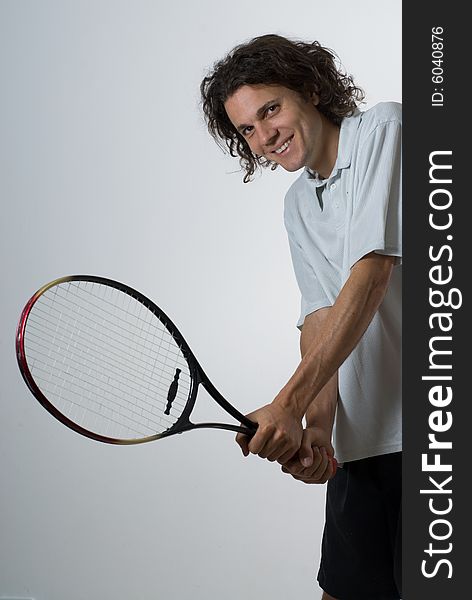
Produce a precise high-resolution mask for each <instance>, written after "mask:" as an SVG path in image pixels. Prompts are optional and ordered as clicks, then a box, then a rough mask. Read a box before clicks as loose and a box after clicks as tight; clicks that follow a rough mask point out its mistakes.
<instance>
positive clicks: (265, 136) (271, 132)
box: [257, 121, 279, 149]
mask: <svg viewBox="0 0 472 600" xmlns="http://www.w3.org/2000/svg"><path fill="white" fill-rule="evenodd" d="M257 130H258V131H257V133H258V139H259V143H260V145H261V147H262V148H264V149H266V148H268V147H270V146H272V145H273V144H274V142H275V140H276V139H277V136H278V134H279V132H278V130H277V128H275V127H274V126H273V125H272V124H270V123H269V122H267V121H261V122H259V123H258V124H257Z"/></svg>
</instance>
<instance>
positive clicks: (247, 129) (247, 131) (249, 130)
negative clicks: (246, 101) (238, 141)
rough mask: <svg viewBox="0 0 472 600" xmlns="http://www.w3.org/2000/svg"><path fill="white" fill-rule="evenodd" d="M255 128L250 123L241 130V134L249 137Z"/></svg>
mask: <svg viewBox="0 0 472 600" xmlns="http://www.w3.org/2000/svg"><path fill="white" fill-rule="evenodd" d="M253 129H254V127H253V126H252V125H248V126H247V127H245V128H244V129H243V130H242V131H241V134H242V135H243V136H244V137H247V136H248V135H250V134H251V133H252V131H253Z"/></svg>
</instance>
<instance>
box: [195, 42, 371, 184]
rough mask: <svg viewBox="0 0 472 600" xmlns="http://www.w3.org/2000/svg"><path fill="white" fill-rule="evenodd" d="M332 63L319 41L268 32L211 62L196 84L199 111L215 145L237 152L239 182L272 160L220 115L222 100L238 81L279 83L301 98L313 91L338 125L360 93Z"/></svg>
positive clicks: (331, 56)
mask: <svg viewBox="0 0 472 600" xmlns="http://www.w3.org/2000/svg"><path fill="white" fill-rule="evenodd" d="M337 63H339V60H338V57H337V56H336V54H335V53H334V52H333V51H332V50H329V49H328V48H324V47H323V46H321V45H320V44H319V42H316V41H314V42H311V43H309V42H303V41H296V40H290V39H288V38H285V37H282V36H280V35H275V34H269V35H262V36H259V37H255V38H253V39H252V40H250V41H249V42H247V43H244V44H241V45H239V46H236V48H234V49H233V50H232V51H231V52H230V53H229V54H228V55H227V56H226V57H225V58H223V59H222V60H220V61H218V62H216V63H215V64H214V66H213V70H212V72H210V74H209V75H208V76H207V77H205V78H204V79H203V81H202V83H201V84H200V92H201V96H202V108H203V113H204V116H205V119H206V122H207V125H208V131H209V132H210V134H211V135H212V137H213V138H214V139H215V140H216V142H217V143H218V145H219V146H220V147H221V148H223V149H225V147H226V148H228V150H229V153H230V154H231V156H235V157H236V156H239V163H240V165H241V168H242V169H243V170H244V171H245V175H244V178H243V181H244V183H247V182H249V181H251V179H252V176H253V175H254V173H255V171H256V170H257V168H258V167H271V169H275V168H276V167H277V164H276V163H274V162H273V161H271V160H269V159H267V158H265V157H263V156H258V155H255V154H254V153H253V152H252V151H251V150H250V148H249V145H248V143H247V142H246V140H245V139H244V138H243V136H242V135H240V134H239V133H238V132H237V131H236V129H235V128H234V126H233V124H232V123H231V121H230V120H229V118H228V115H227V114H226V110H225V107H224V103H225V102H226V100H227V99H228V98H229V97H230V96H231V95H232V94H234V93H235V92H236V91H237V90H238V89H239V88H240V87H241V86H243V85H257V84H265V85H281V86H284V87H286V88H288V89H291V90H293V91H295V92H298V93H299V94H300V95H301V96H302V97H303V98H305V99H306V100H308V99H309V97H310V96H311V94H313V93H315V94H317V95H318V96H319V99H320V100H319V104H318V106H317V108H318V110H319V111H320V112H321V113H323V114H324V115H325V116H326V117H327V118H328V119H329V120H330V121H332V122H333V123H335V124H336V125H339V124H340V123H341V121H342V119H343V117H346V116H349V115H351V114H352V113H353V111H354V109H355V108H356V106H357V105H358V103H360V102H361V101H362V100H363V99H364V93H363V91H362V89H361V88H359V87H357V86H356V85H354V81H353V78H352V77H351V76H350V75H347V74H346V73H344V72H343V71H342V70H341V67H340V66H339V64H337Z"/></svg>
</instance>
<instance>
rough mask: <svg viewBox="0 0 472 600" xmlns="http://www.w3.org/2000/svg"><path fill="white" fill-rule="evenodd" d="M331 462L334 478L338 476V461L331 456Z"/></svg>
mask: <svg viewBox="0 0 472 600" xmlns="http://www.w3.org/2000/svg"><path fill="white" fill-rule="evenodd" d="M329 460H330V461H331V464H332V466H333V474H332V477H334V476H335V475H336V471H337V470H338V461H337V460H336V459H335V458H334V456H331V457H330V459H329Z"/></svg>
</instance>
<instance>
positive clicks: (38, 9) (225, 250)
mask: <svg viewBox="0 0 472 600" xmlns="http://www.w3.org/2000/svg"><path fill="white" fill-rule="evenodd" d="M400 9H401V3H400V2H399V1H395V2H392V1H385V2H378V1H374V0H366V1H363V2H361V3H359V4H358V5H354V4H353V3H351V2H348V1H345V0H342V1H339V0H338V2H331V3H326V2H308V1H303V2H302V1H297V0H292V1H291V2H290V3H289V2H275V3H274V2H269V3H257V2H254V1H253V0H240V1H239V2H237V3H229V2H222V1H221V0H220V1H216V0H215V1H212V0H201V1H200V2H195V3H190V2H188V3H185V2H179V1H176V2H172V3H164V2H158V1H154V2H151V1H144V0H137V1H136V0H135V1H133V2H131V1H123V0H120V1H111V0H108V1H107V0H99V1H97V0H94V1H86V0H84V1H80V2H79V1H71V0H65V1H58V0H55V1H53V0H42V1H31V0H29V1H27V0H23V1H6V0H0V86H1V94H0V198H1V207H2V211H1V225H0V226H1V232H0V244H1V247H0V249H1V281H2V292H1V311H0V319H1V338H0V343H1V347H0V351H1V357H0V367H1V378H0V382H1V383H0V386H1V387H0V392H1V402H0V423H1V428H2V429H1V436H0V539H1V541H0V597H1V596H5V597H7V596H8V595H12V596H31V597H34V598H36V599H37V600H64V599H67V600H90V599H95V598H97V599H98V598H102V599H104V600H111V599H115V598H130V599H131V598H132V599H134V600H150V599H156V598H166V599H170V600H173V599H175V600H184V599H186V598H192V599H193V600H200V599H201V600H203V599H205V600H207V599H209V598H211V599H213V598H225V599H227V600H232V599H236V598H240V597H241V596H243V597H245V598H249V599H253V598H259V599H262V600H266V599H271V600H283V599H286V598H289V597H297V598H307V599H308V598H315V597H317V596H318V595H319V592H318V591H317V590H318V586H317V584H316V581H315V574H316V565H317V563H318V560H319V545H320V538H321V533H322V525H323V505H324V494H325V488H324V487H318V486H305V485H303V484H301V483H299V482H296V481H295V480H293V479H292V478H290V477H288V476H286V475H283V474H282V473H281V472H280V470H279V468H278V466H277V465H276V464H270V463H268V462H266V461H262V460H260V459H258V458H256V457H250V458H248V459H243V458H242V456H241V454H240V452H239V449H238V448H237V446H236V445H235V444H234V442H233V435H232V434H231V433H229V432H223V431H206V432H201V431H200V432H192V433H188V434H184V435H182V436H177V437H175V438H170V439H167V440H163V441H161V442H155V443H153V444H145V445H142V446H136V447H113V446H106V445H101V444H98V443H95V442H92V441H90V440H88V439H85V438H82V437H80V436H79V435H76V434H74V433H73V432H71V431H69V430H68V429H66V428H64V427H63V426H62V425H61V424H59V423H58V422H56V421H55V419H53V418H52V417H51V416H50V415H48V413H47V412H46V411H45V410H44V409H43V408H42V407H41V406H39V404H38V403H37V402H36V401H35V400H34V399H33V397H32V396H31V395H30V393H29V392H28V390H27V389H26V386H25V385H24V383H23V381H22V380H21V376H20V374H19V371H18V369H17V365H16V360H15V354H14V333H15V327H16V322H17V320H18V316H19V313H20V311H21V308H22V306H23V305H24V303H25V301H26V300H27V299H28V298H29V297H30V295H31V294H32V293H33V292H34V291H35V290H36V289H37V288H38V287H40V286H41V285H42V284H43V283H45V282H47V281H49V280H51V279H54V278H56V277H59V276H62V275H67V274H73V273H87V274H99V275H103V276H106V277H111V278H115V279H118V280H120V281H123V282H126V283H128V284H129V285H131V286H133V287H136V288H137V289H139V290H140V291H142V292H143V293H145V294H146V295H148V296H149V297H150V298H152V299H153V300H154V301H156V302H157V303H158V304H160V305H161V306H162V307H163V308H164V310H165V311H166V312H167V313H168V314H169V315H170V316H171V318H172V319H173V320H174V321H175V323H176V324H177V326H178V327H179V328H180V329H181V331H182V332H183V333H184V335H185V337H186V338H187V340H188V342H189V344H190V346H191V347H192V348H193V350H194V352H195V354H196V355H197V357H198V358H199V360H200V362H201V363H202V366H203V368H204V369H205V370H206V371H207V373H208V375H209V376H210V378H211V379H212V380H213V382H214V383H215V385H216V386H217V387H218V388H219V389H220V391H221V392H222V393H223V394H224V395H225V396H226V397H227V398H228V399H230V401H232V402H233V403H234V404H236V405H237V406H238V407H239V408H240V409H241V410H242V411H243V412H249V411H250V410H252V409H254V408H256V407H257V406H259V405H261V404H263V403H266V402H269V401H270V400H271V399H272V398H273V397H274V395H275V394H276V393H277V392H278V390H279V389H280V387H281V386H282V385H283V384H284V383H285V381H286V380H287V378H288V377H289V376H290V374H291V372H292V371H293V369H294V368H295V367H296V365H297V362H298V331H297V330H296V328H295V322H296V319H297V317H298V305H299V298H298V291H297V287H296V283H295V279H294V276H293V273H292V268H291V264H290V258H289V253H288V244H287V241H286V235H285V231H284V228H283V222H282V207H283V195H284V192H285V190H286V188H287V187H288V186H289V185H290V182H291V181H293V179H294V178H295V176H296V175H295V174H288V173H284V172H282V171H281V170H277V171H276V172H275V173H272V172H265V173H264V175H263V176H262V177H257V178H256V181H255V182H254V183H252V184H249V185H244V184H243V183H242V181H241V180H242V177H241V174H240V173H238V172H237V171H238V164H237V161H236V160H235V159H231V158H230V157H228V156H226V155H224V154H223V153H222V152H221V150H220V149H219V148H218V147H217V146H216V145H215V144H214V143H213V142H212V140H211V139H210V138H209V136H208V134H207V132H206V130H205V126H204V124H203V119H202V116H201V114H200V111H199V94H198V86H199V83H200V81H201V79H202V77H203V76H204V75H205V73H206V69H207V68H208V67H210V66H211V65H212V63H213V62H214V61H215V60H216V59H218V58H220V57H221V56H222V55H223V54H225V52H226V51H228V50H229V49H230V48H232V47H233V46H234V45H235V44H236V43H239V42H242V41H245V40H247V39H249V38H250V37H252V36H254V35H260V34H262V33H268V32H277V33H281V34H284V35H288V36H292V37H297V38H302V39H309V40H312V39H318V40H319V41H320V42H321V43H322V44H324V45H326V46H328V47H330V48H333V49H335V50H336V52H337V53H338V55H339V56H340V57H341V60H342V62H343V64H344V66H345V68H346V69H347V70H348V71H349V72H350V73H352V74H353V75H354V76H355V80H356V82H357V83H358V84H359V85H361V86H362V87H363V88H364V89H365V91H366V93H367V104H366V107H369V106H372V105H373V104H375V103H376V102H379V101H383V100H395V101H401V70H400V65H401V10H400ZM207 400H208V401H207ZM198 417H199V418H205V417H208V418H211V419H212V420H216V419H218V418H220V417H221V418H224V416H223V415H220V414H219V412H218V410H217V409H215V405H214V404H213V402H212V401H210V400H209V399H208V398H207V397H206V396H205V395H203V396H202V397H201V398H200V401H199V409H198Z"/></svg>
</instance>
